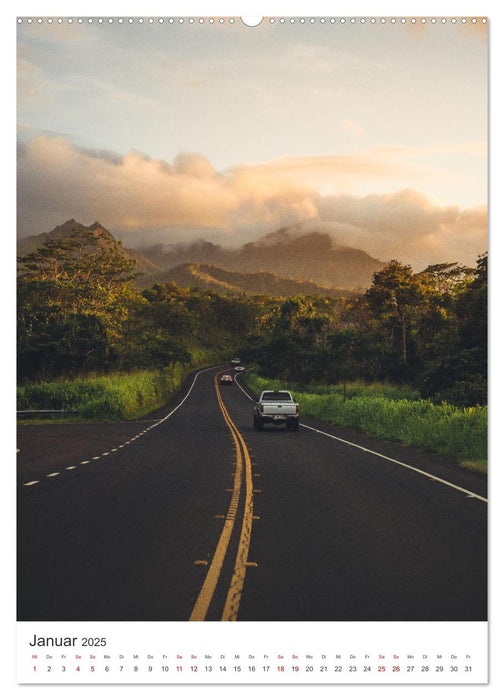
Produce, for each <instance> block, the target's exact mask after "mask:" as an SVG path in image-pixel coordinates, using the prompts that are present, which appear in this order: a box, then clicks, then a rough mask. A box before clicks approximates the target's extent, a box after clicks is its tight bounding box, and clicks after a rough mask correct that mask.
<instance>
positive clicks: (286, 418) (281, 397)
mask: <svg viewBox="0 0 504 700" xmlns="http://www.w3.org/2000/svg"><path fill="white" fill-rule="evenodd" d="M265 423H274V424H275V425H279V424H281V423H285V427H286V428H287V430H289V428H290V429H291V430H299V406H298V404H297V403H296V402H295V401H294V399H293V398H292V394H291V393H290V391H283V390H282V391H263V392H262V394H261V396H260V397H259V400H258V401H257V403H256V404H255V406H254V428H255V429H256V430H262V429H263V427H264V424H265Z"/></svg>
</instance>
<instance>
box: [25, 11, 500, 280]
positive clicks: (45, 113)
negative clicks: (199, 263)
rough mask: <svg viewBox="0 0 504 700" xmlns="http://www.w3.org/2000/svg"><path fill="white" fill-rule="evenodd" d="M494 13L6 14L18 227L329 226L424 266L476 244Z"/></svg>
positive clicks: (189, 233)
mask: <svg viewBox="0 0 504 700" xmlns="http://www.w3.org/2000/svg"><path fill="white" fill-rule="evenodd" d="M486 31H487V27H486V25H485V24H483V23H482V22H481V20H478V21H477V22H476V23H474V24H473V23H471V22H470V21H469V22H467V23H466V24H462V23H461V21H460V20H459V21H457V22H456V23H455V24H452V23H451V22H450V21H448V22H447V23H444V24H443V23H441V21H440V19H438V21H437V22H436V23H435V24H433V23H432V22H431V21H430V19H428V20H427V22H426V23H425V24H422V23H421V22H420V20H418V21H417V23H415V24H413V23H411V21H409V20H408V21H407V22H406V23H404V24H402V23H401V22H400V20H398V21H397V22H396V23H395V24H392V23H391V22H390V19H388V20H387V21H386V22H385V23H384V24H382V23H380V21H379V20H377V21H376V22H375V23H371V22H370V21H369V19H368V20H367V21H366V22H365V23H360V22H359V21H357V22H356V23H355V24H352V23H350V21H349V20H347V21H346V22H345V23H344V24H342V23H341V22H340V20H339V19H337V20H336V21H335V22H331V21H330V19H329V18H327V19H326V21H325V23H321V22H320V20H319V19H318V20H317V21H316V22H315V23H313V24H312V23H311V22H310V21H309V19H307V20H306V21H305V22H304V23H300V21H299V18H296V21H295V22H294V23H290V22H289V20H287V21H286V22H284V23H281V22H280V21H279V19H278V18H276V20H275V22H274V23H270V22H269V20H268V19H267V18H265V19H264V20H263V22H262V23H261V25H260V26H259V27H255V28H249V27H246V26H244V25H243V23H242V22H241V21H240V20H239V19H236V21H235V22H234V23H233V24H231V23H230V22H229V19H226V20H225V21H224V23H222V24H221V23H219V19H218V17H217V18H216V19H215V22H214V23H213V24H211V23H210V22H209V21H208V19H207V20H206V21H205V22H204V23H203V24H200V23H199V22H198V20H197V19H196V20H195V21H194V23H192V24H190V23H189V22H188V21H187V19H186V21H185V22H184V23H183V24H181V23H179V22H178V21H177V20H175V22H174V23H173V24H171V23H169V22H168V18H166V19H165V21H164V22H163V23H162V24H160V23H159V22H158V21H157V18H156V20H155V22H154V23H153V24H150V23H148V21H147V20H146V21H145V22H144V23H143V24H140V23H139V22H138V19H137V18H136V19H135V21H134V22H133V23H132V24H129V23H128V21H127V18H126V19H125V21H124V22H123V23H122V24H120V23H118V21H117V18H116V19H115V20H114V22H113V23H111V24H110V23H108V22H106V21H105V22H104V23H102V24H98V23H97V22H96V21H95V22H94V23H93V24H89V23H88V22H87V20H85V22H83V23H82V24H78V22H77V19H75V20H74V22H73V23H72V24H68V23H67V22H64V23H62V24H58V23H57V22H53V24H48V23H47V21H44V22H43V23H41V24H38V23H36V22H34V23H32V24H31V25H29V24H27V23H26V22H23V23H22V24H20V25H18V141H19V148H18V236H19V237H24V236H27V235H31V234H38V233H41V232H42V231H48V230H50V229H52V228H53V227H54V226H56V225H58V224H61V223H63V222H64V221H65V220H67V219H69V218H75V219H77V220H78V221H80V222H82V223H84V224H91V223H92V222H93V221H95V220H99V221H100V222H101V223H102V224H103V225H104V226H106V227H107V228H108V229H109V230H110V231H111V232H112V233H113V234H114V235H115V236H116V237H118V238H122V240H123V241H124V242H125V243H126V244H127V245H130V246H141V245H147V244H151V243H157V242H163V243H172V242H178V241H183V240H194V239H196V238H201V237H204V238H206V239H208V240H212V241H215V242H220V243H224V244H226V245H238V244H241V243H243V242H246V241H248V240H253V239H255V238H258V237H259V236H261V235H263V234H265V233H268V232H270V231H273V230H275V229H277V228H279V227H280V226H292V227H294V230H296V231H303V230H323V231H328V232H330V233H332V234H333V235H334V237H335V239H336V240H338V241H340V242H342V243H346V244H348V245H353V246H357V247H359V248H362V249H363V250H365V251H366V252H368V253H369V254H371V255H373V256H375V257H378V258H380V259H382V260H388V259H391V258H392V257H394V258H399V259H400V260H402V261H403V262H407V263H410V264H412V265H413V266H414V267H415V268H416V269H419V268H421V267H422V266H425V265H427V264H430V263H433V262H442V261H448V260H449V261H453V260H457V261H460V262H463V263H466V264H469V265H473V264H474V263H475V260H476V257H477V255H478V254H479V253H481V252H483V251H484V250H486V247H487V242H486V214H487V212H486V204H487V36H486Z"/></svg>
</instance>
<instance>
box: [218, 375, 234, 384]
mask: <svg viewBox="0 0 504 700" xmlns="http://www.w3.org/2000/svg"><path fill="white" fill-rule="evenodd" d="M220 383H221V384H232V383H233V377H232V376H231V375H230V374H223V375H222V376H221V378H220Z"/></svg>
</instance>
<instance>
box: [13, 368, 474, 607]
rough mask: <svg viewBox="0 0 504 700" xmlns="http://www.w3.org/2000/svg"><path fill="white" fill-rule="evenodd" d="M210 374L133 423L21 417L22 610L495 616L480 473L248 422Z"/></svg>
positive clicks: (246, 401) (230, 391)
mask: <svg viewBox="0 0 504 700" xmlns="http://www.w3.org/2000/svg"><path fill="white" fill-rule="evenodd" d="M224 369H227V368H221V370H219V371H224ZM218 376H219V372H218V371H217V370H216V369H210V370H206V371H203V372H200V373H198V374H197V375H196V376H194V377H192V378H191V379H190V380H189V381H188V382H187V384H186V386H185V387H184V388H183V390H182V391H181V393H180V396H179V397H178V399H177V400H176V401H174V402H173V403H172V404H171V405H170V406H169V407H166V408H165V409H164V410H163V411H158V412H157V413H156V414H154V415H152V416H148V417H146V418H145V419H144V420H143V421H131V422H122V423H115V424H110V423H95V424H73V425H71V424H66V425H64V424H60V425H43V424H41V425H22V426H19V436H18V448H19V449H20V452H19V454H18V468H19V503H18V538H19V554H18V561H19V574H18V619H19V620H486V619H487V617H486V616H487V613H486V587H487V584H486V551H487V536H486V525H487V512H486V511H487V504H486V492H485V488H486V485H485V480H484V479H483V477H481V476H479V475H476V474H471V473H469V472H467V473H466V472H464V471H462V470H460V469H459V468H457V467H456V465H454V464H451V463H450V462H448V461H446V460H441V459H439V458H436V457H432V456H430V455H426V454H425V453H422V452H421V451H418V450H413V449H411V448H405V447H402V446H399V445H394V444H391V443H387V442H380V441H377V440H371V439H366V438H363V437H362V436H358V435H356V434H353V433H351V432H349V431H343V430H340V429H339V428H336V427H335V426H327V425H325V424H323V423H321V422H318V421H313V420H308V419H305V418H303V417H302V423H303V424H304V425H302V426H301V427H300V430H299V432H298V433H294V432H290V431H285V429H284V428H283V427H282V428H277V427H270V428H268V427H266V428H265V429H264V431H263V432H260V433H259V432H256V431H254V429H253V422H252V404H251V401H250V398H249V397H248V396H247V394H246V393H245V392H244V391H242V390H241V389H240V386H239V383H238V382H241V380H242V377H240V376H238V378H237V379H238V382H235V383H234V385H230V386H220V385H219V381H218ZM301 412H302V406H301ZM317 431H318V432H317Z"/></svg>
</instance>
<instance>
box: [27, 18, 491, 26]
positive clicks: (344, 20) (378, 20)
mask: <svg viewBox="0 0 504 700" xmlns="http://www.w3.org/2000/svg"><path fill="white" fill-rule="evenodd" d="M236 21H237V18H235V17H228V18H225V17H220V18H217V19H216V18H214V17H156V18H155V17H147V18H145V17H128V18H124V17H85V18H84V17H66V18H62V17H57V18H53V17H46V18H43V17H38V18H37V19H33V18H32V17H18V18H17V23H18V24H23V23H26V24H43V23H44V22H45V23H47V24H73V23H76V24H114V23H117V24H134V23H138V24H165V23H166V24H185V23H187V24H205V23H207V24H225V23H228V24H234V23H235V22H236ZM267 21H268V22H269V23H270V24H275V23H279V24H317V23H319V24H326V23H329V24H336V23H339V24H346V23H349V24H357V23H359V24H366V23H369V24H387V23H389V24H408V23H410V24H417V23H418V24H427V23H430V24H438V23H439V24H457V23H458V22H460V23H461V24H477V23H478V22H480V23H482V24H486V23H487V18H486V17H480V18H477V17H472V18H467V17H430V18H428V17H408V18H406V17H401V18H397V17H380V18H377V17H339V18H337V17H309V18H306V17H270V18H268V19H267Z"/></svg>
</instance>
